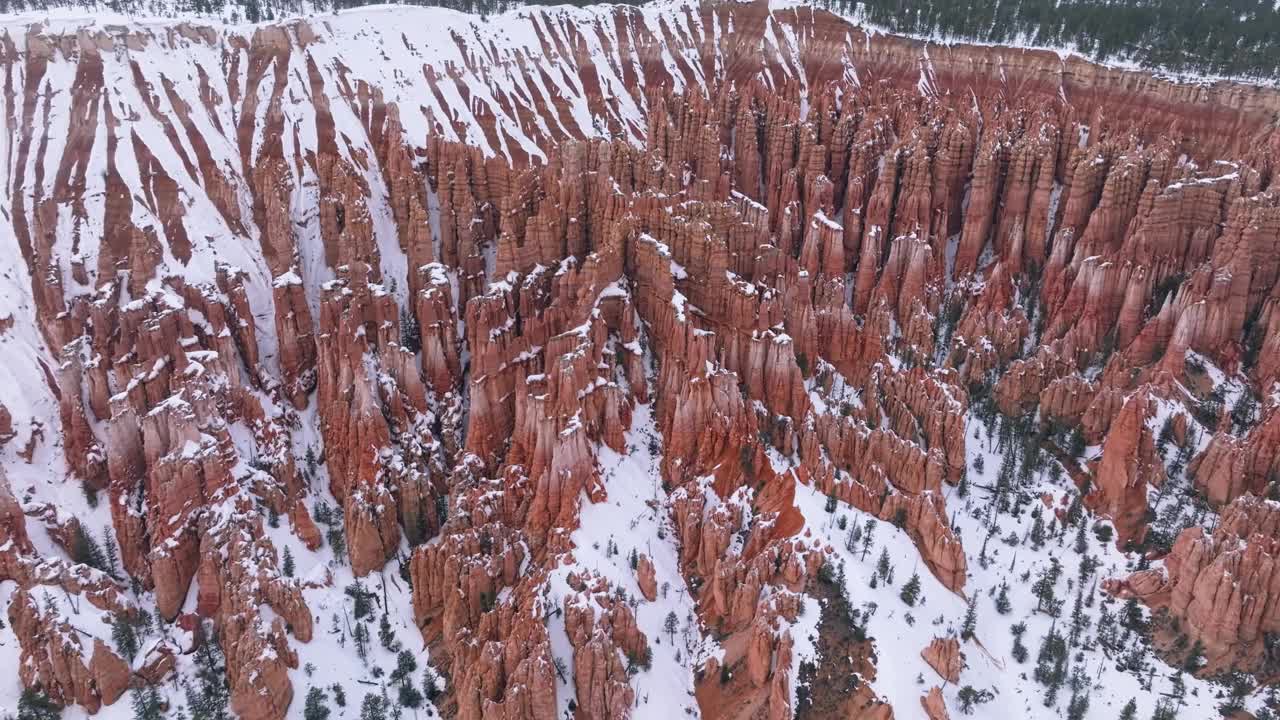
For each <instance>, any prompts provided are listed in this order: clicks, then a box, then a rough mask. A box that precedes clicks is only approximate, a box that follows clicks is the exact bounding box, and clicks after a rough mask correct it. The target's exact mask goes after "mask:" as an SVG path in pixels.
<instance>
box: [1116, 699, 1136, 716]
mask: <svg viewBox="0 0 1280 720" xmlns="http://www.w3.org/2000/svg"><path fill="white" fill-rule="evenodd" d="M1137 718H1138V702H1137V701H1136V700H1134V699H1133V698H1129V702H1127V703H1125V705H1124V709H1123V710H1121V711H1120V718H1119V720H1137Z"/></svg>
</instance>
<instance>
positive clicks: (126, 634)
mask: <svg viewBox="0 0 1280 720" xmlns="http://www.w3.org/2000/svg"><path fill="white" fill-rule="evenodd" d="M111 642H112V644H114V645H115V646H116V651H117V652H119V653H120V657H123V658H124V659H125V660H128V661H129V662H130V663H132V662H133V659H134V658H136V657H137V656H138V645H139V642H138V633H137V631H136V630H135V629H134V625H133V621H132V620H131V619H129V618H128V617H127V616H126V615H125V614H124V613H117V614H115V615H113V616H112V617H111ZM136 697H137V696H136V694H135V700H136ZM135 709H136V708H135Z"/></svg>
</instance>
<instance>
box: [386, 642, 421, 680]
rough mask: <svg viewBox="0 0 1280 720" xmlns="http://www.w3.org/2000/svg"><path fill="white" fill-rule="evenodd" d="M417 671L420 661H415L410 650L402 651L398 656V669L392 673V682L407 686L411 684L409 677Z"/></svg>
mask: <svg viewBox="0 0 1280 720" xmlns="http://www.w3.org/2000/svg"><path fill="white" fill-rule="evenodd" d="M417 670H418V661H417V660H415V659H414V657H413V653H412V652H410V651H408V650H401V651H400V653H399V654H397V655H396V669H395V670H392V671H391V682H393V683H400V684H401V685H407V684H409V677H410V676H411V675H413V673H415V672H417Z"/></svg>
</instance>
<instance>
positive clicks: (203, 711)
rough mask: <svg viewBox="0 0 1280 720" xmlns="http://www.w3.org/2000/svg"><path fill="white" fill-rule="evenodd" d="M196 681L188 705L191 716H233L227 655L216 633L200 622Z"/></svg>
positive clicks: (211, 719)
mask: <svg viewBox="0 0 1280 720" xmlns="http://www.w3.org/2000/svg"><path fill="white" fill-rule="evenodd" d="M195 645H196V652H195V667H196V673H195V682H194V683H192V684H190V685H188V686H187V689H186V692H187V709H188V710H189V711H190V712H191V720H229V719H230V713H228V711H227V705H228V703H229V702H230V700H231V694H230V690H229V689H228V688H227V668H226V659H225V658H224V656H223V654H222V647H221V646H220V645H219V644H218V638H217V635H216V634H215V633H211V632H208V630H207V629H206V627H205V625H204V624H201V625H197V626H196V640H195Z"/></svg>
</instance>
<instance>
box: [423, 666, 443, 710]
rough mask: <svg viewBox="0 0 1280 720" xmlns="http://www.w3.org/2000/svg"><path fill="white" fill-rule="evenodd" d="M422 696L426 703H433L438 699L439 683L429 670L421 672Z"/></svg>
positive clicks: (433, 673)
mask: <svg viewBox="0 0 1280 720" xmlns="http://www.w3.org/2000/svg"><path fill="white" fill-rule="evenodd" d="M422 694H423V695H425V696H426V698H427V701H428V702H435V701H436V698H437V697H440V683H439V681H438V680H437V679H436V674H435V672H433V671H432V670H431V668H427V669H425V670H423V671H422Z"/></svg>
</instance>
